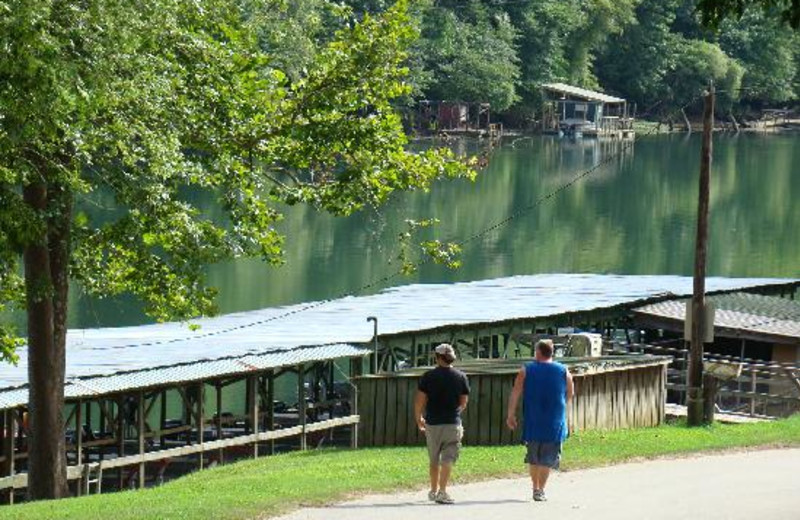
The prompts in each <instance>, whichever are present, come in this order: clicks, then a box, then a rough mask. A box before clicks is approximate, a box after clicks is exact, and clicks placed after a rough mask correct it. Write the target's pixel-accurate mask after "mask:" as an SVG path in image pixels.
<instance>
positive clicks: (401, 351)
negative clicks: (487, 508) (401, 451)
mask: <svg viewBox="0 0 800 520" xmlns="http://www.w3.org/2000/svg"><path fill="white" fill-rule="evenodd" d="M799 284H800V281H798V280H785V279H757V278H751V279H744V278H742V279H726V278H709V279H708V280H707V289H708V291H709V293H711V294H715V293H726V292H736V291H748V292H759V293H765V294H775V295H780V294H788V293H793V292H794V291H796V290H797V287H798V285H799ZM691 290H692V280H691V278H688V277H679V276H618V275H584V274H567V275H565V274H542V275H531V276H514V277H508V278H500V279H494V280H483V281H477V282H467V283H455V284H417V285H406V286H401V287H396V288H391V289H386V290H384V291H382V292H380V293H378V294H373V295H369V296H359V297H346V298H340V299H335V300H327V301H319V302H310V303H305V304H298V305H291V306H285V307H274V308H267V309H261V310H256V311H249V312H240V313H235V314H229V315H226V316H220V317H216V318H204V319H198V320H196V321H195V322H194V324H195V325H198V326H199V328H195V327H189V326H188V325H187V324H185V323H165V324H155V325H143V326H138V327H120V328H104V329H91V330H70V331H69V333H68V335H67V343H68V345H67V368H66V385H65V398H66V409H65V412H66V414H65V417H64V420H65V424H66V428H67V435H68V438H67V439H66V451H67V457H68V463H69V469H68V476H69V479H70V481H71V483H72V485H73V489H74V492H75V493H76V494H81V493H88V492H97V491H100V490H101V488H103V487H106V488H112V489H119V488H126V487H137V486H138V487H141V486H145V485H152V484H158V483H159V482H160V481H161V480H162V479H163V478H165V476H166V475H167V474H168V473H169V472H170V471H173V470H174V473H175V474H180V473H185V472H186V471H187V470H193V469H197V468H202V467H206V466H208V465H211V464H216V463H221V462H223V461H224V460H230V459H232V458H240V457H242V456H250V457H252V456H258V455H263V454H269V453H273V452H275V451H280V450H285V449H296V448H300V449H305V448H307V447H309V446H315V445H318V444H319V443H324V442H330V440H331V439H334V440H336V439H338V442H339V443H345V444H349V445H353V446H355V445H357V443H358V435H357V424H358V422H359V421H360V415H359V409H360V408H359V407H360V406H361V404H360V401H361V399H359V398H358V397H357V395H356V393H355V391H354V388H355V387H354V386H353V381H354V380H356V379H357V378H358V377H359V376H362V375H364V374H365V373H368V372H376V371H377V372H395V371H398V370H403V369H409V368H414V367H424V366H426V365H429V364H430V361H431V360H430V355H431V350H432V347H433V346H435V345H436V344H438V343H440V342H444V341H446V342H449V343H451V344H453V345H454V346H455V347H456V348H457V350H458V351H459V356H460V358H461V359H464V360H469V359H473V360H480V361H485V360H498V359H500V360H506V359H516V358H519V359H522V358H525V357H527V356H530V353H531V345H532V343H533V341H535V339H536V338H537V337H541V336H543V335H550V336H559V335H560V334H564V333H570V332H574V331H578V330H583V331H592V332H599V333H601V334H604V335H605V336H606V337H607V338H610V337H611V336H612V335H613V333H614V331H615V330H619V329H620V328H625V327H626V326H630V325H631V321H630V320H631V314H632V310H633V309H634V308H637V307H641V306H643V305H647V304H653V303H658V302H663V301H668V300H672V299H675V298H682V297H686V296H688V295H690V294H691ZM19 355H20V362H19V364H18V365H17V366H11V365H3V366H0V412H2V417H3V428H2V433H3V435H2V447H3V450H2V455H1V456H0V470H2V474H0V490H6V493H7V495H8V498H10V499H13V497H14V491H13V490H14V489H17V490H20V489H23V488H25V485H26V477H27V475H26V473H25V463H26V458H27V452H28V450H30V449H35V446H28V445H27V436H26V429H27V424H26V419H25V415H26V408H27V391H28V390H27V364H26V363H27V359H26V351H25V348H24V347H23V348H22V349H20V351H19ZM656 364H658V363H656ZM654 370H655V369H654ZM490 384H493V383H490ZM487 388H490V386H487ZM498 388H499V386H498ZM598 395H599V394H598ZM592 398H593V399H594V397H592ZM487 402H488V401H487ZM396 404H397V401H395V405H396ZM588 409H589V408H587V410H588ZM658 413H659V414H660V413H661V412H658ZM326 432H327V433H326ZM290 441H291V442H290ZM181 465H183V471H178V470H179V469H180V466H181ZM168 468H169V469H168ZM104 472H105V473H104ZM8 490H11V492H8Z"/></svg>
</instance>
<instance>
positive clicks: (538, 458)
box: [525, 441, 561, 469]
mask: <svg viewBox="0 0 800 520" xmlns="http://www.w3.org/2000/svg"><path fill="white" fill-rule="evenodd" d="M526 446H527V448H528V452H527V453H526V454H525V464H533V465H534V466H547V467H548V468H552V469H558V465H559V464H560V463H561V443H560V442H536V441H531V442H529V443H527V444H526Z"/></svg>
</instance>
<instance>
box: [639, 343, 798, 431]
mask: <svg viewBox="0 0 800 520" xmlns="http://www.w3.org/2000/svg"><path fill="white" fill-rule="evenodd" d="M627 347H628V350H629V351H631V352H636V353H640V352H645V353H648V354H661V355H670V356H673V362H672V363H671V364H670V366H669V369H668V370H667V389H668V390H673V391H675V392H679V393H680V394H681V395H683V394H684V393H685V392H686V389H687V385H686V381H687V379H686V378H687V375H686V374H687V368H688V350H687V349H686V348H685V347H684V346H683V345H682V342H675V341H670V342H664V343H663V344H656V345H646V344H632V345H628V346H627ZM703 359H704V361H706V362H713V363H716V364H729V365H732V366H737V367H738V366H741V372H740V373H739V375H738V376H737V377H733V378H730V379H727V380H725V381H721V382H720V386H719V389H718V391H717V399H716V403H717V407H718V408H719V409H720V410H723V411H727V412H733V413H742V414H746V415H750V416H753V417H755V416H786V415H791V414H792V413H795V412H797V411H800V366H798V365H795V364H791V363H778V362H772V361H763V360H757V359H751V358H739V357H736V356H726V355H722V354H714V353H709V352H706V353H705V354H704V356H703Z"/></svg>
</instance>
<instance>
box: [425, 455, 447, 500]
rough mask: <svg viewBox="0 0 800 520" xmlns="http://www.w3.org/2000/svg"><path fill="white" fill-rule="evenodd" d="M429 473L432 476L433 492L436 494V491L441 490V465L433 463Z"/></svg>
mask: <svg viewBox="0 0 800 520" xmlns="http://www.w3.org/2000/svg"><path fill="white" fill-rule="evenodd" d="M429 471H430V476H431V492H432V493H436V491H438V490H439V488H438V487H437V486H438V485H439V464H437V463H435V462H431V465H430V468H429ZM448 473H449V472H448Z"/></svg>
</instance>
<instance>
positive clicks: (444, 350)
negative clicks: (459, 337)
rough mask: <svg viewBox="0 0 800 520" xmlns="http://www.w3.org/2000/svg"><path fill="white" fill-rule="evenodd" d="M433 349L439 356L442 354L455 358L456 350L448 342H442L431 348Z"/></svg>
mask: <svg viewBox="0 0 800 520" xmlns="http://www.w3.org/2000/svg"><path fill="white" fill-rule="evenodd" d="M433 351H434V352H436V353H437V354H439V355H440V356H444V357H446V358H450V359H456V350H455V349H454V348H453V346H452V345H450V344H449V343H442V344H441V345H438V346H437V347H436V348H435V349H433Z"/></svg>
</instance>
